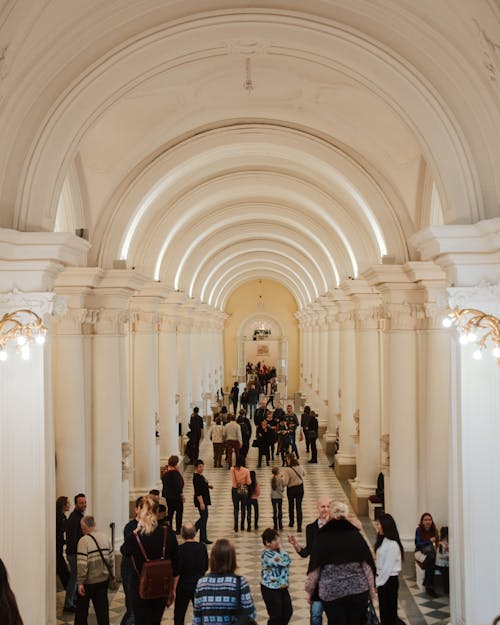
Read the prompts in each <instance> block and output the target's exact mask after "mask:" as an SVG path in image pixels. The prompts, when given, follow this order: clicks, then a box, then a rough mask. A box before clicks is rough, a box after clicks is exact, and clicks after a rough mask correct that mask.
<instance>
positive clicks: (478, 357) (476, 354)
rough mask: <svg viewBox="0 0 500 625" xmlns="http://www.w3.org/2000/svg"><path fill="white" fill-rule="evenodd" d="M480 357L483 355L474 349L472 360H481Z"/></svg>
mask: <svg viewBox="0 0 500 625" xmlns="http://www.w3.org/2000/svg"><path fill="white" fill-rule="evenodd" d="M482 357H483V354H482V353H481V350H480V349H476V351H475V352H474V353H473V354H472V358H474V359H475V360H481V358H482Z"/></svg>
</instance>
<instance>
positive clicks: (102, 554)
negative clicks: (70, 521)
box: [75, 516, 113, 625]
mask: <svg viewBox="0 0 500 625" xmlns="http://www.w3.org/2000/svg"><path fill="white" fill-rule="evenodd" d="M80 523H81V527H82V532H83V536H82V537H81V538H80V540H79V541H78V548H77V554H76V560H77V583H78V592H77V596H76V613H75V625H87V617H88V613H89V605H90V600H92V604H93V606H94V610H95V615H96V619H97V625H109V605H108V579H109V576H110V574H109V570H108V567H109V569H110V570H111V571H112V570H113V553H112V550H111V544H110V541H109V538H108V537H107V536H106V534H104V533H103V532H98V531H97V530H96V526H95V520H94V517H93V516H84V517H83V518H82V520H81V522H80ZM106 563H107V566H106Z"/></svg>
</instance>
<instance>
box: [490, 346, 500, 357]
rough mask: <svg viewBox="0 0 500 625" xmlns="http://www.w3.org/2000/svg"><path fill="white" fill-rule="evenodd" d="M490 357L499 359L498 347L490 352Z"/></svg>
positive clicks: (499, 348)
mask: <svg viewBox="0 0 500 625" xmlns="http://www.w3.org/2000/svg"><path fill="white" fill-rule="evenodd" d="M491 355H492V356H493V358H500V347H499V346H498V345H497V346H496V347H494V348H493V349H492V350H491Z"/></svg>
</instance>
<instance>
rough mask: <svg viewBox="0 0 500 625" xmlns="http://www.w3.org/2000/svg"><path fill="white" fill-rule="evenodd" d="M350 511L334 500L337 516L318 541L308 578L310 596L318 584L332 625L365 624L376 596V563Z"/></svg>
mask: <svg viewBox="0 0 500 625" xmlns="http://www.w3.org/2000/svg"><path fill="white" fill-rule="evenodd" d="M347 513H348V509H347V506H346V505H345V504H344V503H334V504H333V509H332V516H333V518H332V520H331V521H329V522H328V523H326V524H325V525H324V526H323V527H322V528H321V529H320V531H319V533H318V537H317V539H316V542H315V543H314V546H313V550H312V553H311V563H310V566H309V570H310V573H309V574H308V576H307V581H306V591H307V593H308V594H309V596H310V597H311V596H312V595H313V593H314V591H315V589H316V588H317V590H318V594H319V598H320V599H321V601H322V602H323V605H324V609H325V612H326V615H327V617H328V625H364V623H365V622H366V610H367V607H368V599H369V598H370V596H371V598H372V599H374V598H375V584H374V573H375V563H374V561H373V557H372V554H371V551H370V548H369V547H368V544H367V543H366V541H365V540H364V538H363V537H362V535H361V534H360V532H359V530H358V529H357V527H355V526H354V525H353V524H352V523H351V521H349V520H348V519H347Z"/></svg>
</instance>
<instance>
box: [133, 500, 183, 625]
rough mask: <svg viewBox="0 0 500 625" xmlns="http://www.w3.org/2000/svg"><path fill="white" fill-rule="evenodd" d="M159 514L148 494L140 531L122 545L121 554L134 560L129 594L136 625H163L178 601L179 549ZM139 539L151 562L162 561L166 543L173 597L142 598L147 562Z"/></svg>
mask: <svg viewBox="0 0 500 625" xmlns="http://www.w3.org/2000/svg"><path fill="white" fill-rule="evenodd" d="M157 515H158V502H157V501H155V500H154V499H153V497H151V496H150V495H146V496H145V497H143V499H142V505H141V509H140V512H139V515H138V523H137V528H136V529H135V530H134V531H133V532H132V533H131V534H129V535H128V536H127V537H126V538H125V542H124V543H123V545H122V546H121V552H122V554H123V555H124V556H131V557H132V563H133V572H132V574H131V576H130V580H129V593H130V598H131V602H132V608H133V612H134V616H135V621H134V622H135V625H160V623H161V619H162V616H163V612H164V611H165V607H166V606H167V605H171V604H172V603H173V601H174V598H175V588H176V585H177V581H178V578H179V546H178V544H177V538H176V536H175V534H174V532H173V531H172V530H171V529H170V528H169V527H168V528H167V527H165V526H162V525H158V519H157ZM165 533H166V536H165ZM138 540H139V541H140V543H141V545H142V547H143V549H144V551H145V552H146V555H147V557H148V559H149V560H158V559H160V558H161V557H162V553H163V545H164V544H165V546H166V548H165V558H166V559H167V560H171V561H172V573H173V578H174V579H173V594H172V596H171V597H168V598H167V597H162V598H159V599H142V598H141V597H140V596H139V580H140V576H141V570H142V566H143V564H144V562H145V559H144V555H143V553H142V550H141V547H140V545H139V542H138Z"/></svg>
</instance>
